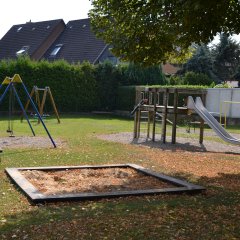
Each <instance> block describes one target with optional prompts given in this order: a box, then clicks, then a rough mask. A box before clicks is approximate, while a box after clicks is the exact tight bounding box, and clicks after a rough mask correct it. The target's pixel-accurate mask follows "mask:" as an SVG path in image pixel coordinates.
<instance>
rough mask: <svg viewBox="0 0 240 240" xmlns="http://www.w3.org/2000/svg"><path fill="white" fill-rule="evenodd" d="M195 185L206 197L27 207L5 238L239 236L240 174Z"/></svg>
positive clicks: (10, 221)
mask: <svg viewBox="0 0 240 240" xmlns="http://www.w3.org/2000/svg"><path fill="white" fill-rule="evenodd" d="M174 176H175V177H180V178H182V179H186V180H188V181H189V180H190V179H193V178H194V176H193V175H191V174H185V173H181V172H179V173H176V174H174ZM196 183H197V184H199V185H203V186H205V187H206V188H207V189H208V190H207V193H203V194H199V195H187V194H183V195H182V194H181V195H176V194H173V195H164V196H163V195H152V196H148V195H146V196H141V197H139V196H138V197H126V198H123V197H122V198H118V199H116V198H114V199H102V200H98V201H86V202H64V203H57V204H46V205H39V206H38V207H33V208H31V207H29V206H26V208H29V209H30V210H28V211H26V212H20V213H17V214H9V215H6V216H4V219H5V220H6V222H5V223H4V224H2V226H1V228H2V235H0V236H1V239H11V238H12V236H14V235H16V237H15V238H16V239H25V238H26V236H28V239H63V238H64V239H71V237H74V238H72V239H104V237H105V238H109V239H113V238H115V239H139V237H144V235H143V236H142V235H141V234H147V235H145V238H144V239H159V238H157V236H163V237H162V238H161V239H169V238H172V239H177V238H174V237H176V236H175V235H174V234H176V232H178V234H179V235H178V238H179V239H194V236H198V237H199V238H198V239H213V237H214V236H219V237H221V235H222V236H228V239H231V238H232V239H234V237H235V238H236V237H237V236H238V235H237V234H238V233H239V231H240V229H239V226H238V227H237V225H238V224H237V222H238V220H239V216H238V214H236V211H237V210H240V209H239V207H240V205H239V186H240V174H224V173H219V174H218V175H217V176H214V177H201V178H199V179H198V180H197V182H196ZM208 191H210V193H208ZM213 219H214V223H213V222H212V221H213ZM2 223H3V222H2ZM193 225H194V226H195V227H194V231H193V228H192V226H193ZM139 226H141V228H139ZM222 226H225V227H224V228H223V227H222ZM213 227H214V228H213ZM229 227H231V231H229ZM182 228H184V231H181V229H182ZM121 229H124V231H123V230H121ZM202 229H205V231H202ZM170 230H171V231H170ZM208 230H209V231H208ZM210 230H211V231H210ZM91 234H92V235H91ZM158 234H160V235H158ZM80 236H81V238H80ZM24 237H25V238H24ZM78 237H79V238H78ZM124 237H125V238H124ZM215 239H216V238H215ZM218 239H221V238H218Z"/></svg>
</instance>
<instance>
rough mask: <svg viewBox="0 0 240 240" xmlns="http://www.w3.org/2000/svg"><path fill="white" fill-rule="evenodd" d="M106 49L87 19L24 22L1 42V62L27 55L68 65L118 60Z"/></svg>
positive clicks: (107, 47) (13, 28)
mask: <svg viewBox="0 0 240 240" xmlns="http://www.w3.org/2000/svg"><path fill="white" fill-rule="evenodd" d="M109 48H110V47H109V45H108V44H106V43H104V41H103V40H101V39H97V38H96V36H95V34H94V33H93V32H92V31H91V26H90V19H88V18H87V19H80V20H74V21H69V22H68V23H67V24H65V23H64V21H63V20H62V19H58V20H51V21H43V22H27V23H25V24H20V25H14V26H12V27H11V29H10V30H9V31H8V32H7V33H6V34H5V35H4V37H3V38H2V39H1V40H0V59H16V58H17V57H18V56H21V55H28V56H29V57H30V58H31V59H33V60H41V59H47V60H49V61H54V60H59V59H64V60H66V61H67V62H69V63H71V64H76V63H79V62H80V63H81V62H83V61H89V62H90V63H92V64H96V63H99V62H103V61H105V60H110V61H111V62H113V63H117V58H116V57H114V56H113V54H112V53H111V52H110V50H109Z"/></svg>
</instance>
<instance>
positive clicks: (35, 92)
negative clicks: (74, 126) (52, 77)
mask: <svg viewBox="0 0 240 240" xmlns="http://www.w3.org/2000/svg"><path fill="white" fill-rule="evenodd" d="M41 91H42V92H43V95H42V99H40V94H39V92H41ZM34 95H35V102H36V105H37V107H38V111H39V113H40V115H41V117H42V118H43V117H46V116H49V115H47V114H44V112H43V110H44V106H45V103H46V99H47V95H48V96H49V97H50V101H51V104H52V107H53V110H54V113H55V115H56V118H57V121H58V123H60V117H59V114H58V111H57V107H56V104H55V101H54V99H53V95H52V92H51V90H50V87H45V88H38V87H37V86H33V88H32V91H31V93H30V97H31V98H33V96H34ZM29 104H30V99H28V100H27V102H26V105H25V107H24V110H25V112H27V110H28V107H29ZM22 120H23V115H22V117H21V121H22ZM38 123H40V120H39V118H38Z"/></svg>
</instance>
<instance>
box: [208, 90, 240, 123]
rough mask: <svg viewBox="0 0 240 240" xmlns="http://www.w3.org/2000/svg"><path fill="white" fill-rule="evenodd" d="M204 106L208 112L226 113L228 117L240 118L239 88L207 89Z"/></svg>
mask: <svg viewBox="0 0 240 240" xmlns="http://www.w3.org/2000/svg"><path fill="white" fill-rule="evenodd" d="M206 108H207V109H208V111H209V112H214V113H220V111H221V112H222V115H224V114H225V113H226V116H227V117H229V118H240V88H209V89H207V96H206ZM221 109H222V110H221ZM216 115H217V114H216Z"/></svg>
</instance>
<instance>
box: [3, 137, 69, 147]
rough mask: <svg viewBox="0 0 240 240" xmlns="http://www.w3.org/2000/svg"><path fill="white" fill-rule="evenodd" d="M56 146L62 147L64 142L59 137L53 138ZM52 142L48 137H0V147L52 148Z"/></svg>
mask: <svg viewBox="0 0 240 240" xmlns="http://www.w3.org/2000/svg"><path fill="white" fill-rule="evenodd" d="M54 142H55V143H56V145H57V147H62V146H64V145H65V143H64V142H63V141H62V140H60V139H54ZM52 147H53V145H52V142H51V140H50V139H49V138H48V137H34V136H31V137H29V136H20V137H1V138H0V149H3V150H4V149H7V148H52Z"/></svg>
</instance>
